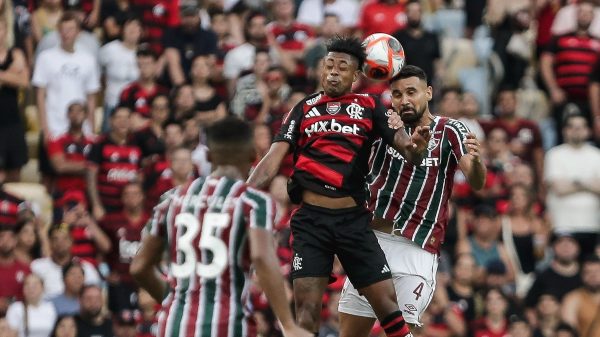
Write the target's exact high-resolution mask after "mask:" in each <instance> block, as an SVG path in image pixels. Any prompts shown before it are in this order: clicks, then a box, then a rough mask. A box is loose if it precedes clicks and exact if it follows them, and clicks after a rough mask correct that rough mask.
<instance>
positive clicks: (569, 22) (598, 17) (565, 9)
mask: <svg viewBox="0 0 600 337" xmlns="http://www.w3.org/2000/svg"><path fill="white" fill-rule="evenodd" d="M579 3H588V4H589V5H591V6H593V7H594V18H593V19H592V21H591V23H590V26H589V27H588V31H589V33H590V35H593V36H596V37H600V8H598V2H597V1H595V0H579V1H577V2H575V1H562V4H560V5H561V7H559V10H558V11H557V13H556V15H555V17H554V20H552V26H551V28H550V31H549V32H550V33H552V35H554V36H559V35H564V34H568V33H571V32H573V31H575V30H577V28H578V22H577V21H578V14H579V13H578V9H579V8H578V7H579V6H578V4H579Z"/></svg>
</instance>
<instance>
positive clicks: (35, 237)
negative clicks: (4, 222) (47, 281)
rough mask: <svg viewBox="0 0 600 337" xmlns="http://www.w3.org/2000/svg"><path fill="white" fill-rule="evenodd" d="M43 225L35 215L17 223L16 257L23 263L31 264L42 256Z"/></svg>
mask: <svg viewBox="0 0 600 337" xmlns="http://www.w3.org/2000/svg"><path fill="white" fill-rule="evenodd" d="M42 227H43V225H42V224H41V223H40V221H38V220H37V219H36V218H35V217H30V218H25V217H23V216H21V219H20V220H19V222H18V223H17V227H16V229H15V235H16V238H17V245H16V247H15V258H16V259H17V260H18V261H20V262H22V263H23V264H26V265H29V264H30V263H31V261H33V260H34V259H37V258H40V257H41V256H42V248H43V247H42V244H43V242H42V237H43V236H44V233H41V231H42Z"/></svg>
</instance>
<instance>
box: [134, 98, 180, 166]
mask: <svg viewBox="0 0 600 337" xmlns="http://www.w3.org/2000/svg"><path fill="white" fill-rule="evenodd" d="M148 105H149V106H150V119H149V121H148V122H147V123H145V126H144V127H143V128H141V129H139V130H138V131H136V132H134V133H133V138H134V140H135V143H136V144H137V146H138V147H139V148H140V150H142V166H148V165H151V164H152V163H153V162H155V161H156V160H157V159H156V157H158V156H160V155H162V154H163V153H164V152H165V140H164V129H163V127H164V123H165V122H166V121H167V120H168V119H169V117H170V115H171V111H170V107H169V96H168V95H167V94H162V93H159V94H156V95H154V96H152V97H150V101H149V102H148Z"/></svg>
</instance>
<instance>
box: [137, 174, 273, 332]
mask: <svg viewBox="0 0 600 337" xmlns="http://www.w3.org/2000/svg"><path fill="white" fill-rule="evenodd" d="M274 217H275V204H274V202H273V200H272V199H271V197H270V196H269V195H268V194H266V193H264V192H261V191H259V190H256V189H254V188H252V187H250V186H248V185H247V184H246V183H245V182H243V181H241V180H233V179H229V178H226V177H220V178H216V177H208V178H198V179H196V180H194V181H192V182H191V183H189V184H188V185H187V186H182V187H179V188H175V189H173V190H171V191H169V192H168V193H166V194H165V195H164V196H163V198H162V200H161V202H160V203H159V204H158V205H157V206H156V208H155V211H154V214H153V216H152V218H151V219H150V221H149V222H148V225H147V229H146V230H147V232H146V235H153V236H156V237H159V238H161V239H163V240H164V243H165V244H164V246H165V249H166V250H167V253H168V263H169V264H168V281H169V284H170V286H171V291H170V293H169V295H168V296H167V298H166V299H165V300H164V302H163V306H162V310H161V313H160V314H159V332H158V337H174V336H179V337H193V336H213V337H230V336H239V337H246V336H256V328H255V326H254V322H253V320H252V319H251V318H250V313H249V312H247V311H246V310H245V308H246V306H245V304H246V302H247V289H248V286H249V285H250V277H249V266H250V251H249V242H248V235H249V234H248V233H249V230H250V229H251V228H262V229H265V230H268V231H271V230H272V228H273V222H274Z"/></svg>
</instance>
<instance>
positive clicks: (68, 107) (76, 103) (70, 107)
mask: <svg viewBox="0 0 600 337" xmlns="http://www.w3.org/2000/svg"><path fill="white" fill-rule="evenodd" d="M76 106H80V107H82V108H83V111H87V106H86V105H85V103H83V102H81V101H74V102H71V103H69V105H68V106H67V112H71V109H73V108H74V107H76Z"/></svg>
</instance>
